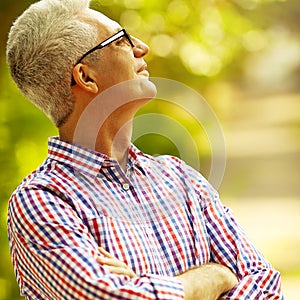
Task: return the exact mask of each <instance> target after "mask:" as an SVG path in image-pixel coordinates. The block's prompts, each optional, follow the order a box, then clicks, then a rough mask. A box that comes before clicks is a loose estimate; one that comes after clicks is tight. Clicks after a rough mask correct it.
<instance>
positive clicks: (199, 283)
mask: <svg viewBox="0 0 300 300" xmlns="http://www.w3.org/2000/svg"><path fill="white" fill-rule="evenodd" d="M177 278H178V279H179V280H180V281H181V282H182V284H183V287H184V292H185V299H187V300H193V299H201V300H215V299H218V298H219V297H220V295H221V294H223V293H225V292H227V291H229V290H231V289H232V288H233V287H234V286H235V285H236V284H237V283H238V281H237V278H236V276H235V275H234V274H233V273H232V272H231V271H230V270H229V269H228V268H227V267H224V266H222V265H219V264H206V265H202V266H200V267H197V268H194V269H191V270H189V271H187V272H185V273H183V274H181V275H179V276H177Z"/></svg>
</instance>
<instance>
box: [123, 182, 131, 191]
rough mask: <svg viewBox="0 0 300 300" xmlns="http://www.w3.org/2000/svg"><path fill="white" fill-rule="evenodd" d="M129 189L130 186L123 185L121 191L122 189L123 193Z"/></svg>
mask: <svg viewBox="0 0 300 300" xmlns="http://www.w3.org/2000/svg"><path fill="white" fill-rule="evenodd" d="M129 188H130V186H129V184H128V183H124V184H123V189H124V190H125V191H128V190H129Z"/></svg>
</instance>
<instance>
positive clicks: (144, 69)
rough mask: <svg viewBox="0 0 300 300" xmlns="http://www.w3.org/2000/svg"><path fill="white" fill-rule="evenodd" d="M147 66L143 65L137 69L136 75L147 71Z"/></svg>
mask: <svg viewBox="0 0 300 300" xmlns="http://www.w3.org/2000/svg"><path fill="white" fill-rule="evenodd" d="M147 67H148V66H147V64H143V65H142V66H141V67H140V68H139V69H138V71H137V72H138V73H140V72H143V71H146V70H147Z"/></svg>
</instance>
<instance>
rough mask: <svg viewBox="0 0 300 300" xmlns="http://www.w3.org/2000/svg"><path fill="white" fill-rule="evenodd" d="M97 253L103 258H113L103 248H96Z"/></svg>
mask: <svg viewBox="0 0 300 300" xmlns="http://www.w3.org/2000/svg"><path fill="white" fill-rule="evenodd" d="M98 251H99V252H100V253H101V254H103V255H104V256H106V257H109V258H114V256H113V255H111V254H110V253H109V252H107V251H106V250H105V249H104V248H102V247H98Z"/></svg>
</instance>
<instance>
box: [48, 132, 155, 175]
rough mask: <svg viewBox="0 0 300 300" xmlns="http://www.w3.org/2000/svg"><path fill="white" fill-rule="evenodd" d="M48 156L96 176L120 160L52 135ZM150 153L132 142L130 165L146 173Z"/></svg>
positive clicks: (49, 141)
mask: <svg viewBox="0 0 300 300" xmlns="http://www.w3.org/2000/svg"><path fill="white" fill-rule="evenodd" d="M48 157H49V158H51V159H54V160H56V161H59V162H62V163H63V164H67V165H69V166H71V167H72V168H73V169H74V170H76V171H78V172H80V173H83V174H85V175H88V176H91V177H96V176H97V175H98V174H99V172H100V170H101V168H102V167H103V168H107V167H112V166H116V165H117V164H118V162H117V161H116V160H114V159H111V158H110V157H108V156H107V155H105V154H103V153H99V152H96V151H93V150H91V149H87V148H84V147H81V146H78V145H75V144H72V143H69V142H65V141H62V140H60V139H59V137H50V138H49V140H48ZM149 159H150V160H151V159H153V158H151V157H150V156H149V155H146V154H144V153H143V152H142V151H141V150H139V149H138V148H137V147H136V146H135V145H133V144H131V145H130V147H129V150H128V167H133V166H136V167H138V168H139V169H140V170H141V171H142V172H143V173H145V171H146V169H147V167H148V165H149Z"/></svg>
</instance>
